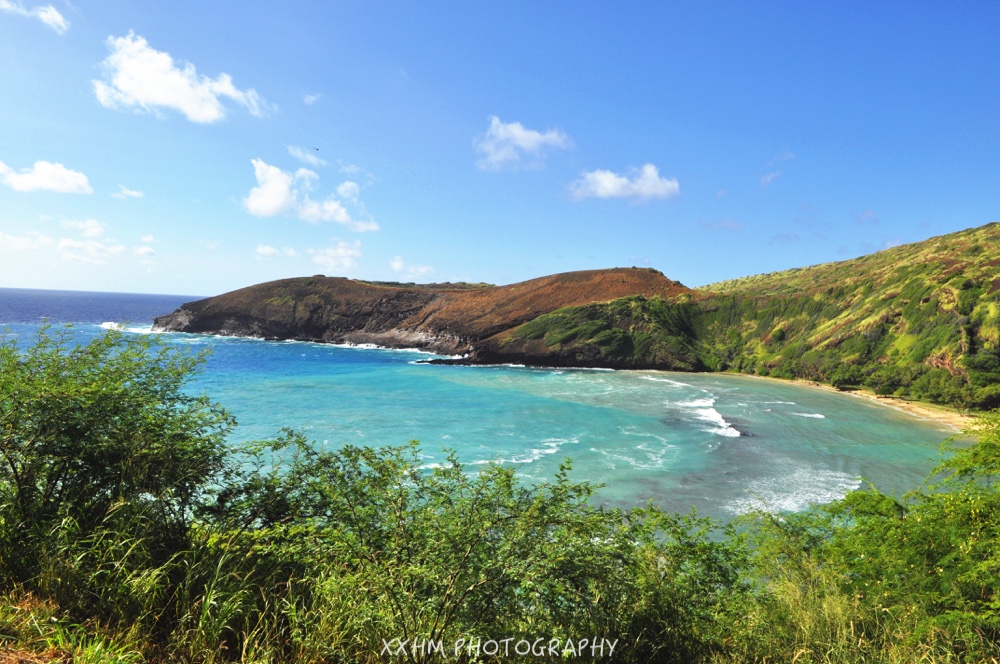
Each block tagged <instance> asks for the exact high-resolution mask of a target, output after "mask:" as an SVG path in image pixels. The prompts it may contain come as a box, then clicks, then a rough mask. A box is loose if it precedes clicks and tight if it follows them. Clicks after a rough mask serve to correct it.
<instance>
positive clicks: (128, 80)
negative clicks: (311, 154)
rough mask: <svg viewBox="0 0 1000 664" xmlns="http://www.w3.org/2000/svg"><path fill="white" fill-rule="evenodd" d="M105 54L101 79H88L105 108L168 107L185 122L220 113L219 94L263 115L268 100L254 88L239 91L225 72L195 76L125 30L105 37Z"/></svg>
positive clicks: (187, 67)
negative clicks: (106, 49)
mask: <svg viewBox="0 0 1000 664" xmlns="http://www.w3.org/2000/svg"><path fill="white" fill-rule="evenodd" d="M107 44H108V48H109V49H110V50H111V55H109V56H108V57H107V58H105V60H104V62H103V63H102V66H103V68H104V80H100V81H93V85H94V94H96V95H97V100H98V101H99V102H100V103H101V105H102V106H104V107H105V108H112V109H133V110H135V111H144V112H147V113H158V112H159V111H160V109H172V110H175V111H178V112H180V113H182V114H183V115H184V116H185V117H186V118H187V119H188V120H190V121H191V122H198V123H205V124H207V123H212V122H218V121H219V120H222V119H223V118H224V117H225V116H226V110H225V107H224V106H223V105H222V100H223V99H229V100H232V101H234V102H236V103H237V104H240V105H241V106H244V107H246V109H247V110H248V111H250V113H251V114H252V115H255V116H258V117H261V116H264V115H266V113H267V112H268V110H269V105H268V104H267V102H265V101H264V100H263V99H262V98H261V96H260V95H259V94H257V91H256V90H254V89H252V88H251V89H248V90H240V89H238V88H237V87H236V86H235V85H233V79H232V77H231V76H230V75H229V74H219V76H218V77H216V78H208V77H207V76H200V75H199V74H198V72H197V70H196V69H195V67H194V65H193V64H191V63H189V62H185V63H181V64H180V66H178V65H177V64H175V63H174V59H173V57H171V55H170V54H169V53H166V52H164V51H157V50H156V49H154V48H152V47H151V46H150V45H149V42H147V41H146V40H145V39H144V38H143V37H141V36H138V35H136V34H135V33H133V32H129V33H128V35H126V36H124V37H108V40H107Z"/></svg>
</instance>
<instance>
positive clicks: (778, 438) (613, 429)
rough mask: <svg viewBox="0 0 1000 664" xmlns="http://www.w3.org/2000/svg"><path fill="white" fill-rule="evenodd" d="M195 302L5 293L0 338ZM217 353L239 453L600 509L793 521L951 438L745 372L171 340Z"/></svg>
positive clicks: (215, 385)
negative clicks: (580, 501) (563, 488)
mask: <svg viewBox="0 0 1000 664" xmlns="http://www.w3.org/2000/svg"><path fill="white" fill-rule="evenodd" d="M194 299H198V298H196V297H193V296H171V295H131V294H120V293H85V292H70V291H43V290H22V289H0V325H2V326H3V328H4V329H5V331H6V334H7V335H8V336H10V335H14V336H16V337H17V338H18V339H19V340H24V339H27V338H28V337H30V335H31V334H32V333H34V332H35V331H36V330H37V329H38V327H39V326H40V325H41V324H43V322H45V321H46V320H47V321H48V322H49V323H53V324H65V323H71V324H73V326H74V330H75V334H76V335H77V336H78V337H79V339H80V340H81V341H86V340H87V339H90V338H93V337H94V336H96V335H98V334H102V333H103V332H104V331H105V329H106V328H108V327H111V326H114V325H121V326H123V327H124V329H125V330H127V331H128V333H130V334H150V325H151V323H152V319H153V317H154V316H159V315H163V314H166V313H169V312H171V311H173V310H174V309H176V308H177V307H178V306H180V305H181V304H182V303H184V302H188V301H191V300H194ZM161 337H162V338H163V339H164V340H165V341H166V342H167V343H170V344H178V345H180V346H183V347H185V348H192V349H197V350H201V349H209V350H210V351H211V355H210V357H209V359H208V361H207V362H206V364H205V366H204V370H203V371H202V372H201V373H200V374H199V375H197V376H196V377H195V379H194V380H193V381H192V383H191V385H190V389H191V390H192V391H194V392H197V393H207V394H208V395H209V396H210V397H211V398H212V399H213V400H215V401H218V402H219V403H221V404H223V405H224V406H226V407H227V408H229V409H230V410H231V411H232V412H233V413H234V415H235V416H236V418H237V420H238V422H239V426H238V428H237V430H236V433H235V440H250V439H261V438H270V437H273V436H275V435H276V434H277V432H278V431H279V430H280V429H281V428H282V427H292V428H295V429H299V430H301V431H304V432H305V433H306V434H307V435H308V436H309V437H310V438H312V439H314V440H315V441H316V444H317V445H322V446H338V445H342V444H344V443H353V444H361V445H372V446H381V445H398V444H402V443H405V442H407V441H409V440H419V441H420V443H421V450H422V454H423V455H424V457H425V458H426V461H427V463H428V464H433V463H438V462H440V461H442V460H443V459H444V458H445V456H446V454H447V450H449V449H453V450H455V451H456V452H457V453H458V456H459V459H460V460H461V461H462V462H463V463H466V464H468V465H469V467H470V468H473V469H474V468H475V467H476V466H477V465H480V464H483V463H486V462H488V461H491V460H495V461H500V462H503V463H507V464H513V465H514V466H515V467H516V468H517V470H518V472H519V473H520V475H521V476H522V477H523V478H524V479H525V481H528V482H532V481H541V480H545V479H550V478H552V476H553V475H554V473H555V472H556V470H557V469H558V466H559V464H560V463H561V462H562V461H564V460H565V459H566V458H567V457H569V458H571V459H572V464H573V471H572V474H571V477H572V478H574V479H577V480H589V481H593V482H602V483H604V484H606V485H607V486H606V487H605V488H603V489H601V490H600V491H599V492H598V494H597V497H596V499H597V500H599V501H601V502H603V503H606V504H611V505H616V506H623V507H624V506H633V505H640V504H645V503H646V502H647V501H649V500H652V501H654V502H656V503H658V504H660V505H661V506H663V507H666V508H668V509H670V510H674V511H682V512H686V511H689V510H690V509H691V507H692V506H695V507H697V509H698V511H699V513H701V514H705V515H710V516H716V517H720V518H731V517H733V516H735V515H737V514H740V513H742V512H745V511H747V510H749V509H752V508H756V507H764V508H766V509H770V510H775V511H777V510H798V509H803V508H805V507H806V506H808V505H809V504H810V503H816V502H825V501H829V500H833V499H835V498H838V497H840V496H843V495H844V494H845V493H846V492H847V491H849V490H850V489H852V488H855V487H858V486H860V485H861V483H862V481H863V480H862V478H865V479H867V480H870V481H872V482H873V483H874V484H875V485H876V486H879V487H880V488H883V489H886V490H891V491H895V492H897V493H902V492H905V491H907V490H910V489H914V488H916V487H917V486H918V485H919V484H920V482H921V480H922V479H923V478H924V477H925V475H926V474H927V472H928V471H929V470H930V469H931V468H932V467H933V466H934V464H935V463H936V461H937V459H938V446H939V444H940V443H941V441H942V440H944V439H945V438H946V437H948V436H949V435H951V433H952V432H951V431H949V430H947V429H945V428H943V427H941V426H940V425H938V424H935V423H932V422H928V421H925V420H921V419H918V418H915V417H913V416H910V415H907V414H905V413H901V412H898V411H896V410H893V409H891V408H887V407H884V406H880V405H877V404H872V403H870V402H868V401H866V400H864V399H861V398H857V397H852V396H850V395H842V394H835V393H831V392H827V391H823V390H819V389H814V388H810V387H804V386H799V385H792V384H785V383H782V382H778V381H766V380H760V379H756V378H752V377H745V376H731V375H713V374H682V373H674V372H656V371H606V370H566V369H559V370H555V369H531V368H524V367H509V366H504V367H456V366H438V365H429V364H424V363H421V362H420V360H423V359H427V358H430V357H433V356H431V355H429V354H426V353H421V352H416V351H400V350H384V349H376V348H357V347H340V346H332V345H324V344H314V343H302V342H268V341H260V340H256V339H238V338H229V337H216V336H207V335H193V334H179V333H172V334H164V335H161Z"/></svg>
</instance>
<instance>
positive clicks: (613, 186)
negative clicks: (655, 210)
mask: <svg viewBox="0 0 1000 664" xmlns="http://www.w3.org/2000/svg"><path fill="white" fill-rule="evenodd" d="M569 189H570V193H571V194H572V195H573V197H574V198H576V199H583V198H632V199H635V200H650V199H653V198H674V197H675V196H677V195H678V194H679V193H680V185H679V184H678V182H677V180H676V179H675V178H664V177H660V172H659V171H658V170H657V168H656V166H654V165H653V164H645V165H644V166H643V167H642V168H630V169H629V171H628V173H626V174H625V175H620V174H618V173H613V172H611V171H603V170H597V171H591V172H589V173H584V174H583V175H582V176H581V177H580V178H579V179H578V180H576V181H575V182H573V183H571V184H570V186H569Z"/></svg>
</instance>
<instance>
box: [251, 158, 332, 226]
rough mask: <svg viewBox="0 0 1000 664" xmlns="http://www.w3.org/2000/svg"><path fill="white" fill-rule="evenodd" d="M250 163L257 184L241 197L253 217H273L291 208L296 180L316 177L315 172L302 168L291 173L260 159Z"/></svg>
mask: <svg viewBox="0 0 1000 664" xmlns="http://www.w3.org/2000/svg"><path fill="white" fill-rule="evenodd" d="M251 163H252V164H253V172H254V176H255V177H256V178H257V186H256V187H254V188H253V189H251V190H250V194H249V195H248V196H247V197H246V198H245V199H243V205H244V207H246V209H247V212H249V213H250V214H252V215H254V216H255V217H273V216H275V215H278V214H284V213H285V212H287V211H288V210H290V209H292V208H293V207H294V206H295V203H296V192H295V191H293V187H294V186H295V183H296V181H300V182H306V181H308V179H309V178H310V177H316V174H315V173H313V172H312V171H310V170H306V169H304V168H300V169H299V170H298V171H297V172H296V173H295V175H291V174H289V173H286V172H284V171H283V170H281V169H280V168H278V167H277V166H271V165H270V164H268V163H265V162H264V161H263V160H260V159H254V160H252V161H251Z"/></svg>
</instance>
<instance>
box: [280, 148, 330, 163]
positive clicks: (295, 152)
mask: <svg viewBox="0 0 1000 664" xmlns="http://www.w3.org/2000/svg"><path fill="white" fill-rule="evenodd" d="M315 153H316V149H315V148H313V149H312V150H307V149H305V148H302V147H299V146H298V145H289V146H288V154H290V155H292V156H293V157H295V158H296V159H298V160H299V161H301V162H302V163H303V164H309V165H310V166H326V165H327V161H326V160H325V159H320V157H319V155H317V154H315Z"/></svg>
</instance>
